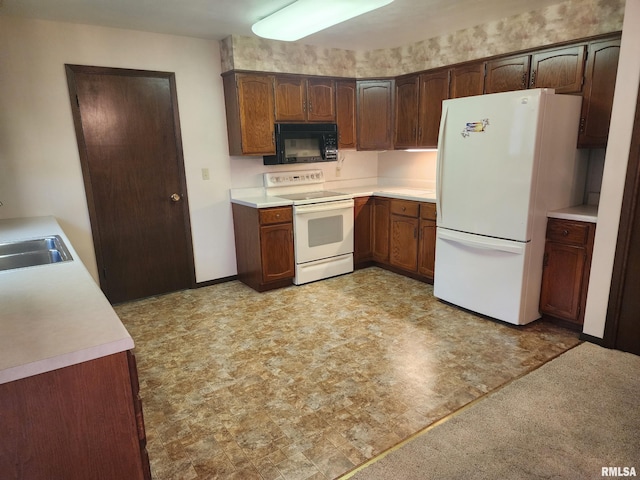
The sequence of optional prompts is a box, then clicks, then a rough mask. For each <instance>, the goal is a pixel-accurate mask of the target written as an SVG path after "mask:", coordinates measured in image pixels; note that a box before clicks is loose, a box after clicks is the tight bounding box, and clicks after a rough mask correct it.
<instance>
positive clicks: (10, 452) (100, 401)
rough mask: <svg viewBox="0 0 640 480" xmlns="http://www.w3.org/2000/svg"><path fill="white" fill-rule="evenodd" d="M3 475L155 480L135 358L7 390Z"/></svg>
mask: <svg viewBox="0 0 640 480" xmlns="http://www.w3.org/2000/svg"><path fill="white" fill-rule="evenodd" d="M0 412H2V413H1V414H0V424H1V425H2V436H1V438H0V452H2V454H1V455H0V472H2V478H16V479H17V478H20V479H22V478H24V479H29V480H49V479H52V478H60V479H65V480H86V479H89V478H100V479H104V480H122V479H125V478H126V479H131V480H135V479H140V480H151V470H150V467H149V457H148V455H147V451H146V435H145V430H144V420H143V417H142V407H141V402H140V397H139V395H138V374H137V370H136V365H135V357H134V356H133V354H132V353H131V352H126V351H125V352H120V353H116V354H113V355H108V356H105V357H101V358H97V359H95V360H89V361H86V362H83V363H79V364H76V365H71V366H68V367H64V368H59V369H57V370H53V371H50V372H46V373H42V374H39V375H34V376H31V377H26V378H22V379H20V380H15V381H12V382H9V383H4V384H2V385H0Z"/></svg>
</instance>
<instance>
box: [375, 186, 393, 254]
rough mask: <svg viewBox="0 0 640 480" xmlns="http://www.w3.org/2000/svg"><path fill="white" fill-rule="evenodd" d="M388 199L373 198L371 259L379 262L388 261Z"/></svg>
mask: <svg viewBox="0 0 640 480" xmlns="http://www.w3.org/2000/svg"><path fill="white" fill-rule="evenodd" d="M389 208H390V205H389V200H388V199H386V198H379V197H374V199H373V228H372V233H371V237H372V241H373V245H372V247H373V260H374V261H376V262H378V263H381V264H387V263H389V221H390V216H389V215H390V214H389Z"/></svg>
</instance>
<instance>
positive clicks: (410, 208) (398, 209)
mask: <svg viewBox="0 0 640 480" xmlns="http://www.w3.org/2000/svg"><path fill="white" fill-rule="evenodd" d="M419 209H420V204H419V203H418V202H412V201H410V200H391V213H394V214H396V215H404V216H406V217H414V218H418V211H419Z"/></svg>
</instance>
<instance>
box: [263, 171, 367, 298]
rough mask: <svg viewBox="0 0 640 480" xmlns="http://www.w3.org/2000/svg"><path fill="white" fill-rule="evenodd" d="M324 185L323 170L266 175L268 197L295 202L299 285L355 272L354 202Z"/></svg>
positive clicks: (295, 240)
mask: <svg viewBox="0 0 640 480" xmlns="http://www.w3.org/2000/svg"><path fill="white" fill-rule="evenodd" d="M323 183H324V174H323V172H322V170H304V171H296V172H278V173H265V174H264V185H265V190H266V192H267V195H268V196H276V197H279V198H284V199H287V200H291V201H292V202H293V236H294V252H295V261H296V271H295V277H294V280H293V283H295V284H296V285H302V284H304V283H309V282H313V281H316V280H321V279H323V278H329V277H333V276H336V275H342V274H345V273H349V272H352V271H353V205H354V202H353V199H352V198H351V195H348V194H343V193H338V192H332V191H327V190H324V189H322V186H323Z"/></svg>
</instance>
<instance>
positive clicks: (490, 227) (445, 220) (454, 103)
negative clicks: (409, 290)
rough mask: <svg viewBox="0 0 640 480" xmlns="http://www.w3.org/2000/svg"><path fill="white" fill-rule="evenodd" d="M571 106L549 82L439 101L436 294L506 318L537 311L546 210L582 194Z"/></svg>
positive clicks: (523, 318)
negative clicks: (547, 86) (537, 86)
mask: <svg viewBox="0 0 640 480" xmlns="http://www.w3.org/2000/svg"><path fill="white" fill-rule="evenodd" d="M580 108H581V97H579V96H574V95H556V94H555V93H554V91H553V90H552V89H535V90H520V91H515V92H506V93H496V94H490V95H480V96H475V97H466V98H458V99H452V100H445V101H444V102H443V107H442V118H441V121H440V136H439V140H438V163H437V171H436V172H437V173H436V202H437V203H436V207H437V223H436V226H437V229H436V232H437V233H436V263H435V278H434V287H433V291H434V295H435V296H436V297H437V298H439V299H441V300H444V301H445V302H449V303H451V304H454V305H457V306H460V307H463V308H465V309H467V310H470V311H473V312H476V313H480V314H482V315H486V316H488V317H492V318H495V319H498V320H502V321H505V322H509V323H512V324H516V325H523V324H526V323H529V322H532V321H533V320H536V319H538V318H540V314H539V312H538V304H539V299H540V285H541V279H542V263H543V256H544V243H545V230H546V223H547V218H546V214H547V212H548V211H549V210H555V209H558V208H564V207H569V206H572V205H577V204H580V203H582V199H583V190H584V179H585V173H586V165H584V164H583V163H584V159H581V158H579V155H578V150H577V149H576V142H577V136H578V128H579V118H580Z"/></svg>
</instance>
